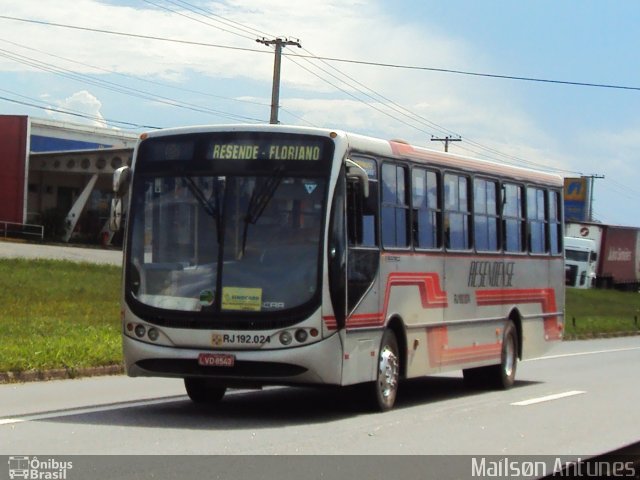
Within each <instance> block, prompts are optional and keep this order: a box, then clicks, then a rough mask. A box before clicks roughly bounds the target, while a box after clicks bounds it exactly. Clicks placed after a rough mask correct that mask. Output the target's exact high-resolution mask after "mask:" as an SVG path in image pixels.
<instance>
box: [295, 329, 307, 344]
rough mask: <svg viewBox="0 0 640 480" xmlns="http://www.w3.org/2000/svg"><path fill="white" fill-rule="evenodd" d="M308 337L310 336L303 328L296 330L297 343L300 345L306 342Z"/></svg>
mask: <svg viewBox="0 0 640 480" xmlns="http://www.w3.org/2000/svg"><path fill="white" fill-rule="evenodd" d="M308 336H309V334H308V333H307V331H306V330H303V329H301V328H300V329H298V330H296V333H295V337H296V341H297V342H299V343H304V342H306V341H307V337H308Z"/></svg>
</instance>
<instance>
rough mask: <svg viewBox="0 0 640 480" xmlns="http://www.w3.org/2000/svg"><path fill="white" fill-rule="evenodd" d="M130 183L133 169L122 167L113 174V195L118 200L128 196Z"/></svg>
mask: <svg viewBox="0 0 640 480" xmlns="http://www.w3.org/2000/svg"><path fill="white" fill-rule="evenodd" d="M130 181H131V169H130V168H129V167H127V166H125V167H120V168H118V169H117V170H116V171H115V172H113V193H114V195H115V197H116V198H122V197H124V196H125V195H126V193H127V190H129V182H130Z"/></svg>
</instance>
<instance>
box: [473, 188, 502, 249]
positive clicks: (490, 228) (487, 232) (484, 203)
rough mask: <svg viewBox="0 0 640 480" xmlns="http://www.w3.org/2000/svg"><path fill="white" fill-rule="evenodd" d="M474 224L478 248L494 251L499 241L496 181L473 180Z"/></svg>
mask: <svg viewBox="0 0 640 480" xmlns="http://www.w3.org/2000/svg"><path fill="white" fill-rule="evenodd" d="M473 190H474V194H473V215H474V216H473V225H474V238H475V245H476V250H478V251H481V252H482V251H484V252H494V251H496V250H498V248H499V242H498V202H497V194H498V187H497V183H496V182H495V181H491V180H484V179H482V178H476V179H474V181H473Z"/></svg>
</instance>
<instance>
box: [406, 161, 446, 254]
mask: <svg viewBox="0 0 640 480" xmlns="http://www.w3.org/2000/svg"><path fill="white" fill-rule="evenodd" d="M411 175H412V179H411V188H412V195H411V196H412V202H411V204H412V207H413V228H412V231H413V243H414V245H415V246H416V247H417V248H440V247H441V246H442V241H441V238H442V235H441V232H442V207H441V205H440V181H439V179H440V178H439V177H440V175H439V174H438V173H436V172H433V171H429V170H426V169H424V168H417V167H416V168H414V169H413V171H412V174H411Z"/></svg>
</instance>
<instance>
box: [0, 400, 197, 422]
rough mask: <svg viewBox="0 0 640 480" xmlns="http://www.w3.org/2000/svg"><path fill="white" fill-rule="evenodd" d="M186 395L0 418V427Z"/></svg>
mask: <svg viewBox="0 0 640 480" xmlns="http://www.w3.org/2000/svg"><path fill="white" fill-rule="evenodd" d="M187 398H188V397H187V396H186V395H180V396H177V397H169V398H161V399H157V400H143V401H139V402H122V403H116V404H109V405H98V406H95V407H84V408H75V409H70V410H58V411H55V412H46V413H35V414H32V415H18V416H15V417H7V418H0V426H2V425H14V424H16V423H23V422H33V421H37V420H48V419H51V418H61V417H70V416H72V415H84V414H87V413H100V412H109V411H112V410H122V409H124V408H135V407H147V406H149V405H162V404H163V403H172V402H177V401H180V400H184V399H187Z"/></svg>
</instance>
